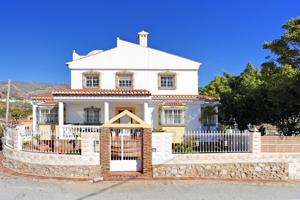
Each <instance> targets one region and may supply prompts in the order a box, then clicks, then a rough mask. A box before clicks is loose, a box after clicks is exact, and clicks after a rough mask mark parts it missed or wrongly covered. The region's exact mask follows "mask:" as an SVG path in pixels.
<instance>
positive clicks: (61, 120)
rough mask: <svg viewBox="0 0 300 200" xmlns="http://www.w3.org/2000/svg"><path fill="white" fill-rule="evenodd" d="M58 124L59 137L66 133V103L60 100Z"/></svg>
mask: <svg viewBox="0 0 300 200" xmlns="http://www.w3.org/2000/svg"><path fill="white" fill-rule="evenodd" d="M58 126H59V137H63V135H64V103H63V102H58Z"/></svg>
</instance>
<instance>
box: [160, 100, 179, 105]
mask: <svg viewBox="0 0 300 200" xmlns="http://www.w3.org/2000/svg"><path fill="white" fill-rule="evenodd" d="M160 105H161V106H185V104H184V103H183V102H180V101H165V102H162V103H161V104H160Z"/></svg>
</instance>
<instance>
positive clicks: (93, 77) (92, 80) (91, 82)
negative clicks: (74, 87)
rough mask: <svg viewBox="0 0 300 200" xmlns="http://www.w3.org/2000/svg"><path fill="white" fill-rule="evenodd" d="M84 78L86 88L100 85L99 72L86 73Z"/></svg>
mask: <svg viewBox="0 0 300 200" xmlns="http://www.w3.org/2000/svg"><path fill="white" fill-rule="evenodd" d="M82 78H83V87H85V88H99V87H100V76H99V74H98V73H84V74H83V77H82Z"/></svg>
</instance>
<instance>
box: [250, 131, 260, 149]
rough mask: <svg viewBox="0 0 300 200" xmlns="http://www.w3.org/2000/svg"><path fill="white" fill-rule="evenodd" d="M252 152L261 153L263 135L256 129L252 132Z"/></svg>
mask: <svg viewBox="0 0 300 200" xmlns="http://www.w3.org/2000/svg"><path fill="white" fill-rule="evenodd" d="M249 142H250V145H249V146H250V151H251V153H261V133H260V132H258V130H257V129H256V128H255V129H254V131H253V132H250V141H249Z"/></svg>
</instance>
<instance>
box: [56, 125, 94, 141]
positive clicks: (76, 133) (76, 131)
mask: <svg viewBox="0 0 300 200" xmlns="http://www.w3.org/2000/svg"><path fill="white" fill-rule="evenodd" d="M81 133H100V126H81V125H64V127H63V134H62V137H63V138H80V137H81Z"/></svg>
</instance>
